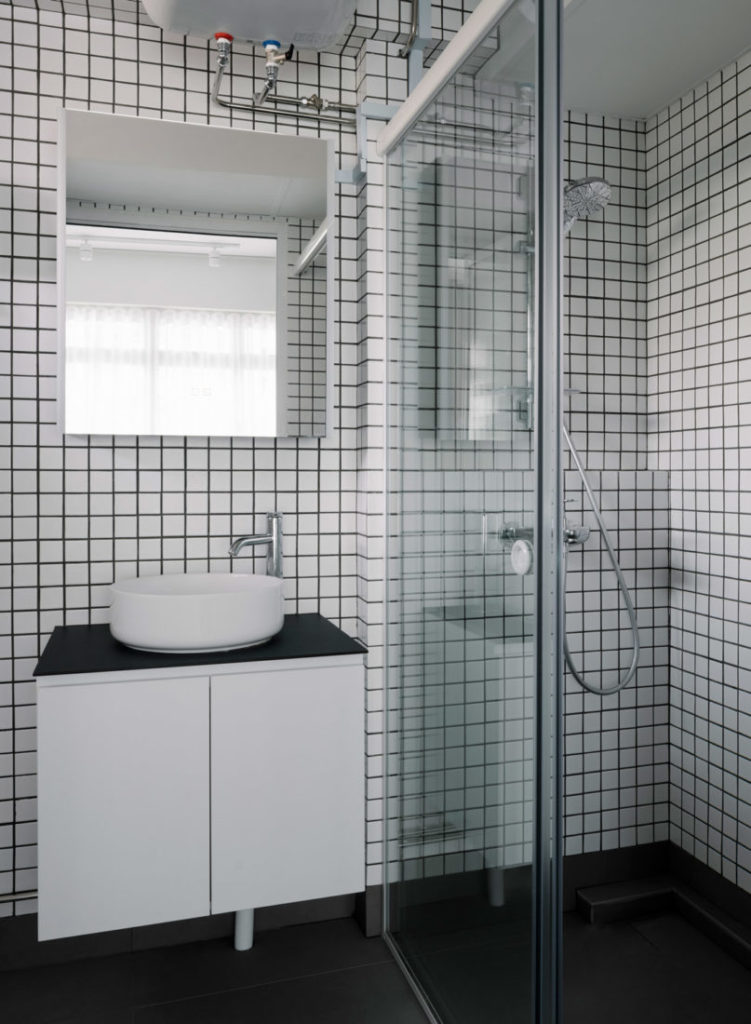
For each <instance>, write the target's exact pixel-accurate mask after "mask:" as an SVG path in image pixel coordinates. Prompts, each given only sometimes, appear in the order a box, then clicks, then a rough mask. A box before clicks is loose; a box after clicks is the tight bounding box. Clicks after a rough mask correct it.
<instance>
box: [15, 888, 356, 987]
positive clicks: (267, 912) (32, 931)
mask: <svg viewBox="0 0 751 1024" xmlns="http://www.w3.org/2000/svg"><path fill="white" fill-rule="evenodd" d="M355 904H356V897H355V895H354V894H353V895H351V896H333V897H330V898H328V899H322V900H302V901H301V902H299V903H285V904H282V905H281V906H277V907H259V908H258V909H257V910H256V912H255V919H254V926H255V930H256V932H264V931H273V930H274V929H276V928H286V927H288V926H289V925H296V924H313V923H316V922H320V921H332V920H336V919H339V918H343V917H353V916H356V915H355ZM234 922H235V915H234V914H215V915H213V916H211V917H198V918H191V919H189V920H186V921H169V922H167V923H166V924H153V925H146V926H144V927H141V928H123V929H121V930H120V931H114V932H99V933H97V934H96V935H78V936H75V937H73V938H70V939H51V940H48V941H46V942H39V940H38V939H37V916H36V914H25V915H23V916H22V917H6V918H2V919H0V971H11V970H19V969H21V968H25V967H40V966H43V965H45V964H56V963H66V962H69V961H71V960H83V959H87V958H89V957H99V956H111V955H113V954H115V953H133V952H136V951H138V950H143V949H155V948H157V947H159V946H180V945H184V944H186V943H188V942H202V941H206V940H208V939H224V938H226V939H227V943H228V945H231V943H232V938H233V935H234V927H235V924H234Z"/></svg>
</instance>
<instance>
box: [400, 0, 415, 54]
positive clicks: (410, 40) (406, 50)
mask: <svg viewBox="0 0 751 1024" xmlns="http://www.w3.org/2000/svg"><path fill="white" fill-rule="evenodd" d="M419 6H420V0H412V20H411V22H410V26H409V35H408V36H407V42H406V43H405V44H404V46H403V47H402V48H401V50H400V51H399V56H400V57H409V55H410V53H411V52H412V47H413V46H414V45H415V39H417V24H418V21H419V13H418V12H419Z"/></svg>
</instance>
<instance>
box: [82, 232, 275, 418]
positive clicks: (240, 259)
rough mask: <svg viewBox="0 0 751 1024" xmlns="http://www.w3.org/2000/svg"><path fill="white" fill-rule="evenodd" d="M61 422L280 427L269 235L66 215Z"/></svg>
mask: <svg viewBox="0 0 751 1024" xmlns="http://www.w3.org/2000/svg"><path fill="white" fill-rule="evenodd" d="M66 247H67V249H68V252H67V260H66V298H67V301H66V317H65V320H66V324H65V334H66V338H65V396H66V402H65V430H66V431H68V432H70V433H101V434H149V435H154V434H172V435H183V434H192V435H204V434H206V435H212V434H213V435H230V436H261V437H263V436H266V437H273V436H277V435H278V434H279V433H281V432H283V429H282V428H283V419H284V413H285V409H284V404H285V403H284V400H283V398H282V399H281V400H280V387H279V382H280V379H282V378H283V376H284V374H283V369H284V358H285V352H284V335H283V331H281V330H280V329H279V328H280V325H279V318H278V316H277V307H278V304H279V275H278V273H277V249H278V239H277V238H268V237H257V238H234V237H225V236H222V237H213V236H206V235H187V234H185V233H181V232H163V231H140V230H133V231H131V230H128V229H122V228H87V227H85V226H73V225H69V226H68V232H67V237H66Z"/></svg>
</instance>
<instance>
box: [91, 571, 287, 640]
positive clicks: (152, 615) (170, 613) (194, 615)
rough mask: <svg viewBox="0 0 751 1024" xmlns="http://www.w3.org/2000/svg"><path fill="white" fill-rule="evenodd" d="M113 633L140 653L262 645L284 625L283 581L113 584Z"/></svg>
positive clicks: (169, 579) (217, 578) (176, 578)
mask: <svg viewBox="0 0 751 1024" xmlns="http://www.w3.org/2000/svg"><path fill="white" fill-rule="evenodd" d="M111 590H112V606H111V609H110V632H111V633H112V635H113V636H114V637H115V639H116V640H119V641H120V643H123V644H127V646H128V647H135V648H136V649H137V650H139V651H161V652H164V653H169V652H173V653H186V654H187V653H191V652H193V653H200V652H204V651H231V650H235V649H236V648H239V647H250V646H251V645H252V644H262V643H264V641H266V640H270V639H271V637H272V636H274V635H275V634H276V633H278V632H279V630H280V629H281V628H282V625H283V623H284V599H283V597H282V581H281V580H280V579H278V578H277V577H276V576H255V575H250V574H245V575H244V574H241V573H229V572H226V573H225V572H202V573H175V574H174V575H168V576H137V577H136V578H135V579H129V580H119V581H118V582H117V583H113V584H112V587H111Z"/></svg>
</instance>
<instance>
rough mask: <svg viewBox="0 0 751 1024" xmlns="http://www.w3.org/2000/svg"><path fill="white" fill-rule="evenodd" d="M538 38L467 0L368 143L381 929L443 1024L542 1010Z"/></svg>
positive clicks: (506, 16)
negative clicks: (382, 332) (384, 477)
mask: <svg viewBox="0 0 751 1024" xmlns="http://www.w3.org/2000/svg"><path fill="white" fill-rule="evenodd" d="M558 33H559V11H558V5H557V3H552V2H551V3H548V2H546V0H541V2H538V3H537V4H535V3H532V2H531V0H517V2H503V0H500V2H499V0H482V2H481V3H480V4H479V5H478V7H477V8H476V10H475V12H474V13H473V15H472V16H471V17H470V19H468V21H467V22H466V23H465V25H464V27H463V28H462V30H461V31H460V33H459V34H458V35H457V37H456V38H455V39H454V40H453V41H452V43H451V44H450V46H449V47H448V48H447V50H446V51H445V52H444V54H442V55H441V57H440V58H439V59H438V61H437V62H436V64H435V65H434V66H433V68H431V70H430V71H429V72H428V73H427V75H426V77H425V78H424V79H423V81H422V82H421V83H420V85H419V86H418V88H417V89H416V90H415V92H414V93H413V94H412V97H411V100H412V103H413V106H414V112H413V113H412V114H411V115H410V113H409V109H408V108H409V106H410V101H408V102H407V104H405V109H406V114H405V115H404V117H403V123H402V124H401V125H399V124H398V123H397V124H396V125H395V126H394V129H393V131H392V133H391V138H387V139H386V141H385V142H383V140H382V142H383V146H384V150H385V151H386V155H387V164H386V205H387V239H388V243H387V245H388V252H387V275H388V283H389V289H388V333H389V357H388V380H387V396H388V397H387V424H386V427H387V437H388V489H387V490H388V493H387V502H388V508H387V512H388V516H387V518H388V528H387V559H388V580H387V606H388V622H387V691H388V706H387V715H388V730H387V731H388V750H387V774H388V794H387V840H386V843H387V858H386V859H387V862H388V863H387V879H386V885H385V893H386V898H385V915H386V934H387V939H388V941H389V943H390V944H391V947H392V949H393V951H394V953H395V954H396V956H397V958H398V960H399V962H400V963H401V965H402V967H403V968H404V970H405V971H406V973H407V976H408V977H409V979H410V980H411V982H412V984H413V986H414V987H415V989H416V991H417V992H418V994H419V996H420V998H421V999H422V1001H423V1005H424V1007H425V1009H426V1011H427V1012H428V1014H429V1015H430V1016H432V1018H433V1019H434V1020H435V1021H441V1022H456V1024H486V1022H487V1024H491V1022H500V1021H505V1022H509V1024H521V1022H531V1021H538V1022H552V1021H554V1020H555V1019H556V1015H557V989H558V983H557V973H558V972H557V961H558V957H559V949H560V943H559V941H558V922H557V913H556V911H555V908H556V907H557V903H558V900H557V892H556V889H557V878H558V873H559V864H560V856H559V850H558V820H559V815H558V809H557V808H558V783H557V780H558V779H559V778H560V772H559V770H558V763H557V759H558V743H557V731H558V729H557V722H558V720H559V715H558V707H557V699H558V679H559V678H560V650H559V636H560V629H559V624H560V619H559V616H560V606H561V602H560V594H559V586H560V584H559V579H560V572H559V569H560V539H559V533H560V526H559V522H560V508H561V504H560V460H559V450H560V449H559V432H558V410H559V392H560V385H559V381H560V372H559V369H560V367H559V344H558V338H559V332H558V317H559V298H558V296H559V294H560V292H559V284H558V273H559V271H558V268H559V266H560V262H559V260H558V252H559V247H560V237H559V227H558V225H559V218H560V205H559V194H560V178H559V171H558V164H559V156H560V142H559V138H560V130H559V124H560V117H559V98H558V91H559V90H558V68H557V62H558V52H559V48H558ZM541 97H544V100H545V102H544V103H543V102H541Z"/></svg>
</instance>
